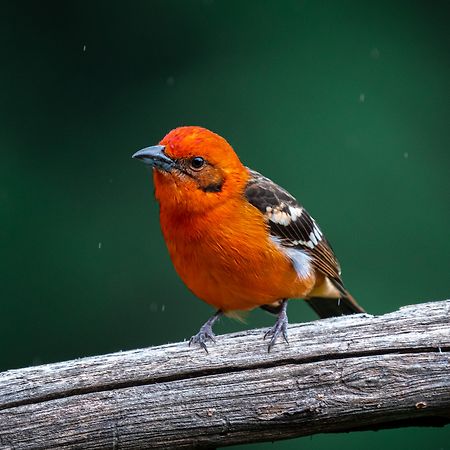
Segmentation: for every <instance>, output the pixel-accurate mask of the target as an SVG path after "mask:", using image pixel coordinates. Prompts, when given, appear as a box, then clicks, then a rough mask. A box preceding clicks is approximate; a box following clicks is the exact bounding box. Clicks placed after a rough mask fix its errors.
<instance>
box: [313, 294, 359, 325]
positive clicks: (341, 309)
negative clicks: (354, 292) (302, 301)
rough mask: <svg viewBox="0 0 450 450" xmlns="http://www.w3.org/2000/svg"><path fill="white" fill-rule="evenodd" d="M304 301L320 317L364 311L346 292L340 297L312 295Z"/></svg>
mask: <svg viewBox="0 0 450 450" xmlns="http://www.w3.org/2000/svg"><path fill="white" fill-rule="evenodd" d="M306 301H307V303H308V305H309V306H311V308H312V309H313V310H314V311H315V312H316V313H317V314H318V315H319V317H320V318H321V319H325V318H326V317H336V316H344V315H348V314H358V313H364V312H366V311H364V309H363V308H362V307H361V306H359V305H358V303H357V301H356V300H355V299H354V298H353V297H352V296H351V295H350V294H349V293H348V292H346V293H345V294H344V295H343V296H342V297H341V298H323V297H312V298H309V299H307V300H306Z"/></svg>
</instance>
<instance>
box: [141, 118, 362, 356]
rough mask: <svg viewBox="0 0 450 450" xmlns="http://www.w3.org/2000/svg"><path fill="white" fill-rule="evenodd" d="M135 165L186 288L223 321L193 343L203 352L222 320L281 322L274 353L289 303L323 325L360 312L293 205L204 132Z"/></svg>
mask: <svg viewBox="0 0 450 450" xmlns="http://www.w3.org/2000/svg"><path fill="white" fill-rule="evenodd" d="M133 158H136V159H139V160H141V161H142V162H144V163H146V164H148V165H150V166H151V167H152V168H153V180H154V185H155V197H156V199H157V201H158V203H159V207H160V222H161V229H162V233H163V235H164V239H165V241H166V244H167V248H168V250H169V253H170V257H171V258H172V262H173V265H174V266H175V269H176V271H177V273H178V275H179V276H180V277H181V279H182V280H183V281H184V283H185V284H186V286H187V287H188V288H189V289H190V290H191V291H192V292H193V293H194V294H195V295H196V296H197V297H199V298H200V299H202V300H203V301H205V302H206V303H209V304H210V305H212V306H214V307H215V308H217V312H216V313H215V314H214V315H213V316H212V317H211V318H210V319H209V320H208V321H207V322H206V323H205V324H204V325H203V326H202V327H201V328H200V331H199V332H198V333H197V334H196V335H194V336H193V337H192V338H191V340H190V342H189V344H191V343H197V344H199V345H200V346H202V347H203V348H204V349H205V350H206V351H207V347H206V342H207V341H208V340H212V341H214V337H215V336H214V333H213V331H212V326H213V324H214V323H215V322H216V320H217V319H218V318H219V317H220V316H221V315H222V314H232V313H233V312H236V311H247V310H251V309H254V308H257V307H261V308H263V309H265V310H267V311H269V312H271V313H274V314H277V315H278V319H277V321H276V323H275V325H274V326H273V328H271V329H270V330H269V331H268V332H267V333H266V335H265V336H264V338H266V337H270V338H271V339H270V343H269V347H268V350H269V351H270V349H271V348H272V346H273V345H274V344H275V341H276V339H277V337H278V336H280V335H281V336H283V337H284V339H285V340H286V342H287V341H288V339H287V324H288V319H287V314H286V308H287V300H288V299H289V298H304V299H305V300H306V301H307V302H308V303H309V305H310V306H311V307H312V308H313V309H314V310H315V311H316V312H317V313H318V315H319V316H320V317H331V316H339V315H342V314H353V313H360V312H364V310H363V309H362V308H361V307H360V306H359V305H358V304H357V303H356V301H355V300H354V299H353V298H352V296H351V295H350V294H349V293H348V291H347V290H346V289H345V287H344V285H343V283H342V279H341V270H340V267H339V263H338V261H337V259H336V257H335V255H334V253H333V250H332V249H331V246H330V244H329V243H328V241H327V239H326V238H325V236H324V235H323V233H322V231H321V230H320V228H319V226H318V225H317V223H316V221H315V220H314V219H313V218H312V217H311V216H310V215H309V214H308V212H307V211H306V210H305V209H304V208H303V207H302V206H301V205H300V204H299V203H298V202H297V200H296V199H295V198H294V197H293V196H292V195H291V194H289V193H288V192H287V191H285V190H284V189H283V188H281V187H280V186H278V185H277V184H275V183H274V182H273V181H271V180H269V179H268V178H266V177H264V176H262V175H261V174H260V173H258V172H256V171H254V170H252V169H249V168H248V167H245V166H244V165H243V164H242V163H241V161H240V160H239V158H238V156H237V155H236V153H235V152H234V150H233V148H232V147H231V146H230V144H229V143H228V142H227V141H226V140H225V139H223V138H222V137H220V136H219V135H217V134H215V133H213V132H212V131H209V130H207V129H205V128H201V127H196V126H189V127H180V128H176V129H174V130H172V131H171V132H170V133H169V134H167V135H166V136H165V137H164V139H163V140H162V141H161V142H160V143H159V145H156V146H153V147H148V148H144V149H143V150H140V151H138V152H137V153H135V154H134V155H133Z"/></svg>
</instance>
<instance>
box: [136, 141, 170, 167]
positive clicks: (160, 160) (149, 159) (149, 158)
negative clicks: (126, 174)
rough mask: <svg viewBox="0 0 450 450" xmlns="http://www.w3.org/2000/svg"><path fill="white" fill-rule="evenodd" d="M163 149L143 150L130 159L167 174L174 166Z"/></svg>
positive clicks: (162, 146) (162, 147) (150, 148)
mask: <svg viewBox="0 0 450 450" xmlns="http://www.w3.org/2000/svg"><path fill="white" fill-rule="evenodd" d="M164 149H165V147H164V145H154V146H153V147H147V148H143V149H142V150H139V151H138V152H136V153H135V154H134V155H133V156H132V158H134V159H139V160H140V161H142V162H143V163H144V164H147V165H149V166H152V167H154V168H155V169H160V170H164V171H166V172H169V171H170V170H171V169H172V168H173V167H174V166H175V161H174V160H173V159H171V158H169V157H168V156H167V155H166V154H165V153H164Z"/></svg>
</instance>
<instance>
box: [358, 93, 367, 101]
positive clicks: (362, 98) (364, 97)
mask: <svg viewBox="0 0 450 450" xmlns="http://www.w3.org/2000/svg"><path fill="white" fill-rule="evenodd" d="M365 100H366V94H364V93H361V94H359V103H364V101H365Z"/></svg>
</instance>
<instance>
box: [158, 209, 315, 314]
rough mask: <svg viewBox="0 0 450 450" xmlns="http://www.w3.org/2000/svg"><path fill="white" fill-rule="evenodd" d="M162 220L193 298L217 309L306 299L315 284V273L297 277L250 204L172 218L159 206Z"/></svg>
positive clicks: (245, 308)
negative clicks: (305, 276) (196, 297)
mask: <svg viewBox="0 0 450 450" xmlns="http://www.w3.org/2000/svg"><path fill="white" fill-rule="evenodd" d="M160 215H161V217H160V218H161V227H162V231H163V234H164V238H165V240H166V244H167V247H168V249H169V253H170V256H171V258H172V261H173V264H174V266H175V269H176V271H177V273H178V274H179V276H180V277H181V279H182V280H183V281H184V283H185V284H186V285H187V287H188V288H189V289H190V290H191V291H192V292H193V293H194V294H195V295H196V296H198V297H199V298H200V299H202V300H204V301H205V302H207V303H209V304H211V305H213V306H215V307H216V308H219V309H222V310H223V311H232V310H248V309H252V308H255V307H257V306H260V305H263V304H270V303H273V302H275V301H277V300H280V299H283V298H295V297H304V296H305V295H307V293H308V292H309V291H310V290H311V289H312V287H313V286H314V284H315V274H314V273H313V271H311V272H312V273H311V275H310V276H309V277H308V278H305V279H300V278H299V276H298V275H297V273H296V271H295V270H294V268H293V267H292V264H291V262H290V261H289V259H288V258H287V256H286V255H285V254H284V253H283V252H282V251H280V249H279V248H278V247H277V246H276V244H274V243H273V242H272V241H271V240H270V238H269V234H268V230H267V226H266V224H265V222H264V219H263V216H262V214H261V213H260V212H259V211H258V210H257V209H256V208H254V207H253V206H251V205H246V206H245V207H243V206H242V202H241V201H238V200H236V204H235V205H233V202H232V201H229V202H227V203H226V204H225V205H223V206H221V207H218V208H215V209H214V210H213V211H209V212H208V215H207V216H205V215H199V216H195V217H192V216H188V217H187V216H182V215H178V216H174V215H173V214H172V213H170V212H169V211H166V210H164V208H163V207H161V213H160Z"/></svg>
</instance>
